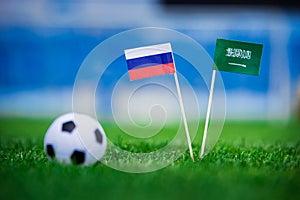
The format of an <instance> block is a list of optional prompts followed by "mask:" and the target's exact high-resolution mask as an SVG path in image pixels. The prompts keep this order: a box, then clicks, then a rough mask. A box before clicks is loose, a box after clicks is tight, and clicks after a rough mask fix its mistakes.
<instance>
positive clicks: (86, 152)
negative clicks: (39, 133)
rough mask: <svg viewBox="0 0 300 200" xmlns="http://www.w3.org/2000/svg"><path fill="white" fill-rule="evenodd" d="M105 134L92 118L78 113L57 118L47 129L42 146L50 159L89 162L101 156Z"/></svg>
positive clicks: (91, 162) (67, 161)
mask: <svg viewBox="0 0 300 200" xmlns="http://www.w3.org/2000/svg"><path fill="white" fill-rule="evenodd" d="M106 143H107V141H106V135H105V133H104V130H103V128H102V126H101V125H100V124H99V122H98V121H97V120H95V119H94V118H92V117H90V116H87V115H84V114H78V113H68V114H65V115H62V116H60V117H58V118H57V119H56V120H55V121H54V122H53V123H52V124H51V125H50V127H49V128H48V130H47V133H46V135H45V138H44V149H45V152H46V154H47V157H48V158H49V159H50V160H57V161H58V162H60V163H65V164H76V165H92V164H94V163H96V162H97V161H100V159H101V158H102V157H103V155H104V153H105V150H106Z"/></svg>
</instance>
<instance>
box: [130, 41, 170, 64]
mask: <svg viewBox="0 0 300 200" xmlns="http://www.w3.org/2000/svg"><path fill="white" fill-rule="evenodd" d="M168 52H172V48H171V44H170V43H164V44H157V45H151V46H145V47H138V48H133V49H126V50H125V57H126V60H129V59H133V58H140V57H144V56H152V55H156V54H162V53H168Z"/></svg>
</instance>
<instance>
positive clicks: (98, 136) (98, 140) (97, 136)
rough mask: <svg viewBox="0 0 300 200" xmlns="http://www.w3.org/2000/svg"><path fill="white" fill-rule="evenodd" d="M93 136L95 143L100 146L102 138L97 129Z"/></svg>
mask: <svg viewBox="0 0 300 200" xmlns="http://www.w3.org/2000/svg"><path fill="white" fill-rule="evenodd" d="M95 135H96V140H97V142H98V143H100V144H102V141H103V137H102V133H101V132H100V131H99V129H96V130H95Z"/></svg>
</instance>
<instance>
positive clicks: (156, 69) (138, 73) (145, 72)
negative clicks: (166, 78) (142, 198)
mask: <svg viewBox="0 0 300 200" xmlns="http://www.w3.org/2000/svg"><path fill="white" fill-rule="evenodd" d="M128 73H129V78H130V80H131V81H133V80H138V79H142V78H149V77H152V76H161V75H164V74H174V73H175V68H174V63H168V64H161V65H155V66H150V67H144V68H138V69H132V70H129V71H128Z"/></svg>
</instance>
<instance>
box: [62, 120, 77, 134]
mask: <svg viewBox="0 0 300 200" xmlns="http://www.w3.org/2000/svg"><path fill="white" fill-rule="evenodd" d="M75 127H76V125H75V123H74V122H73V121H68V122H65V123H63V125H62V129H61V130H62V131H63V132H68V133H72V131H73V130H74V128H75Z"/></svg>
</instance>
